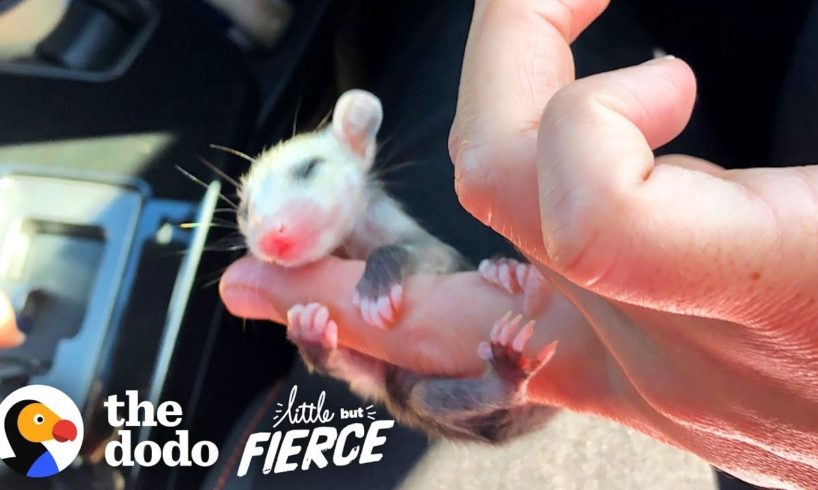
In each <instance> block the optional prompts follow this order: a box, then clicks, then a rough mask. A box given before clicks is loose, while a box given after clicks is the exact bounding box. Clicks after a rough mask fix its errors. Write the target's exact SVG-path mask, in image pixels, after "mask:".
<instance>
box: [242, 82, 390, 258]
mask: <svg viewBox="0 0 818 490" xmlns="http://www.w3.org/2000/svg"><path fill="white" fill-rule="evenodd" d="M382 119H383V109H382V107H381V102H380V100H378V98H377V97H375V96H374V95H373V94H371V93H369V92H365V91H362V90H350V91H348V92H345V93H344V94H343V95H342V96H341V97H340V98H339V99H338V101H337V103H336V104H335V109H334V111H333V117H332V123H331V124H330V125H328V126H327V127H326V128H324V129H322V130H319V131H316V132H312V133H304V134H300V135H297V136H294V137H293V138H291V139H289V140H286V141H283V142H281V143H279V144H278V145H276V146H274V147H272V148H270V149H269V150H266V151H264V152H262V153H261V154H260V155H259V156H258V157H257V158H256V162H255V163H254V164H253V166H252V167H251V168H250V170H249V172H248V173H247V175H245V176H244V177H243V178H242V186H241V189H240V192H239V197H240V203H239V211H238V225H239V230H240V231H241V232H242V234H243V235H244V237H245V240H246V242H247V246H248V249H249V250H250V252H251V253H252V254H253V255H255V256H256V257H257V258H259V259H260V260H263V261H265V262H270V263H276V264H280V265H283V266H287V267H295V266H299V265H303V264H307V263H310V262H314V261H316V260H318V259H321V258H323V257H325V256H327V255H329V254H331V253H332V252H333V251H334V250H335V249H337V248H338V247H339V246H340V245H341V244H342V243H343V242H344V240H345V238H346V237H347V236H348V235H349V234H350V233H351V231H352V228H353V226H354V225H355V223H356V221H358V219H359V218H360V217H361V216H362V215H363V214H364V213H365V212H366V203H367V192H368V188H367V186H369V185H370V183H369V180H368V178H367V173H368V172H369V170H370V168H371V167H372V163H373V160H374V156H375V149H376V135H377V132H378V129H380V125H381V121H382Z"/></svg>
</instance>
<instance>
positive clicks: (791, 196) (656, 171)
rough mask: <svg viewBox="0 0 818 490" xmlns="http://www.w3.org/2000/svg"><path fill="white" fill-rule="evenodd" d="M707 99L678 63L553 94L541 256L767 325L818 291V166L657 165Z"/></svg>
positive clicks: (587, 277) (560, 268)
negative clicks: (785, 299) (801, 291)
mask: <svg viewBox="0 0 818 490" xmlns="http://www.w3.org/2000/svg"><path fill="white" fill-rule="evenodd" d="M694 95H695V81H694V77H693V74H692V72H691V71H690V69H689V67H688V66H687V65H686V64H685V63H684V62H682V61H680V60H676V59H664V60H658V61H656V62H651V63H647V64H643V65H640V66H636V67H631V68H627V69H623V70H618V71H614V72H609V73H605V74H601V75H596V76H593V77H589V78H587V79H584V80H580V81H578V82H576V83H575V84H573V85H572V86H570V87H568V88H567V89H565V90H563V91H561V92H560V93H558V94H557V95H556V96H555V97H554V98H553V99H552V100H551V102H550V103H549V105H548V106H547V108H546V110H545V112H544V115H543V119H542V122H541V127H540V132H539V141H538V145H539V149H538V152H539V157H538V158H539V162H538V179H539V189H540V206H541V208H540V214H541V221H542V230H543V238H544V242H545V248H546V251H547V252H546V257H543V258H541V260H542V261H544V262H545V263H547V264H548V266H549V267H551V268H552V269H554V270H556V271H557V272H559V273H560V274H561V275H563V276H564V277H566V278H568V279H569V280H571V281H572V282H573V283H575V284H577V285H580V286H582V287H585V288H587V289H590V290H592V291H594V292H596V293H598V294H601V295H603V296H606V297H608V298H610V299H615V300H619V301H623V302H627V303H631V304H637V305H642V306H648V307H651V308H654V309H660V310H664V311H672V312H677V313H685V314H695V315H699V316H706V317H713V318H719V319H722V320H730V321H734V322H738V323H742V324H745V325H759V324H760V323H761V322H762V320H763V321H767V320H764V319H765V318H767V317H765V315H768V316H769V310H770V308H771V307H772V306H775V307H776V308H778V309H780V308H781V304H780V303H781V300H782V293H781V291H783V290H787V288H789V290H792V289H793V287H798V288H803V287H804V285H805V284H806V285H807V288H808V287H810V286H809V285H808V284H807V282H808V278H807V277H808V276H810V275H809V274H806V273H805V272H804V270H803V264H808V263H814V261H815V260H818V253H816V252H815V250H816V247H815V246H814V244H815V238H814V236H815V235H814V229H815V228H814V223H815V216H816V213H815V209H816V206H815V197H814V191H812V192H813V194H810V192H809V189H810V185H815V184H818V172H808V171H807V170H801V171H800V172H796V171H795V170H794V169H752V170H747V171H721V170H717V169H716V167H714V166H708V165H706V164H702V163H701V161H696V160H695V159H693V158H686V157H681V156H673V157H663V158H659V159H656V160H654V156H653V153H652V151H651V150H652V149H653V148H656V147H658V146H660V145H662V144H664V143H666V142H667V141H669V140H670V139H672V138H673V137H675V136H676V135H677V134H678V133H679V132H680V131H681V130H682V128H683V127H684V126H685V124H687V121H688V119H689V116H690V112H691V109H692V106H693V101H694ZM795 177H799V178H795ZM809 179H811V182H812V184H807V181H808V180H809ZM810 227H811V228H810ZM811 230H812V231H811ZM810 234H812V235H810ZM805 245H807V246H806V247H805ZM794 257H806V259H803V260H794V259H793V258H794ZM799 268H800V269H799ZM812 277H813V278H814V275H813V276H812ZM805 278H807V279H805ZM799 280H802V282H801V283H800V284H798V285H795V283H796V282H797V281H799ZM813 282H814V279H813ZM815 286H816V285H815V284H812V285H811V287H812V289H807V290H810V291H814V290H815V289H814V287H815ZM795 296H797V295H790V297H795ZM793 301H795V300H793ZM792 306H793V305H792V304H790V305H789V307H790V308H789V309H790V310H795V309H796V308H794V307H792ZM802 320H803V318H802Z"/></svg>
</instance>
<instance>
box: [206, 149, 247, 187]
mask: <svg viewBox="0 0 818 490" xmlns="http://www.w3.org/2000/svg"><path fill="white" fill-rule="evenodd" d="M199 161H201V162H202V163H203V164H204V165H205V166H206V167H207V168H209V169H210V170H212V171H213V173H215V174H216V175H218V176H219V177H221V178H223V179H224V180H226V181H228V182H230V183H231V184H233V186H234V187H236V188H239V187H241V184H240V183H239V181H238V180H236V179H234V178H233V177H231V176H229V175H227V173H226V172H225V171H223V170H222V169H220V168H219V167H217V166H216V165H215V164H213V163H212V162H211V161H210V160H208V159H206V158H204V157H199Z"/></svg>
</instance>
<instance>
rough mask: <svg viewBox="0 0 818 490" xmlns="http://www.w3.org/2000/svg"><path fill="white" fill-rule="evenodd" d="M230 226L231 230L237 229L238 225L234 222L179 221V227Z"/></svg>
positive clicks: (186, 228) (187, 228)
mask: <svg viewBox="0 0 818 490" xmlns="http://www.w3.org/2000/svg"><path fill="white" fill-rule="evenodd" d="M204 227H207V228H228V229H230V230H237V229H238V227H237V226H236V225H234V224H227V223H179V228H182V229H185V230H189V229H191V228H204Z"/></svg>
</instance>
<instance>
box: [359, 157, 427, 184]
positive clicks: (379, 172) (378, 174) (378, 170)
mask: <svg viewBox="0 0 818 490" xmlns="http://www.w3.org/2000/svg"><path fill="white" fill-rule="evenodd" d="M417 164H418V161H417V160H407V161H405V162H402V163H396V164H395V165H389V166H379V167H374V168H373V169H372V170H370V171H369V174H368V175H369V176H371V177H372V178H375V179H378V180H381V179H382V178H383V177H384V176H385V175H389V174H391V173H393V172H397V171H399V170H403V169H406V168H410V167H413V166H415V165H417Z"/></svg>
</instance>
